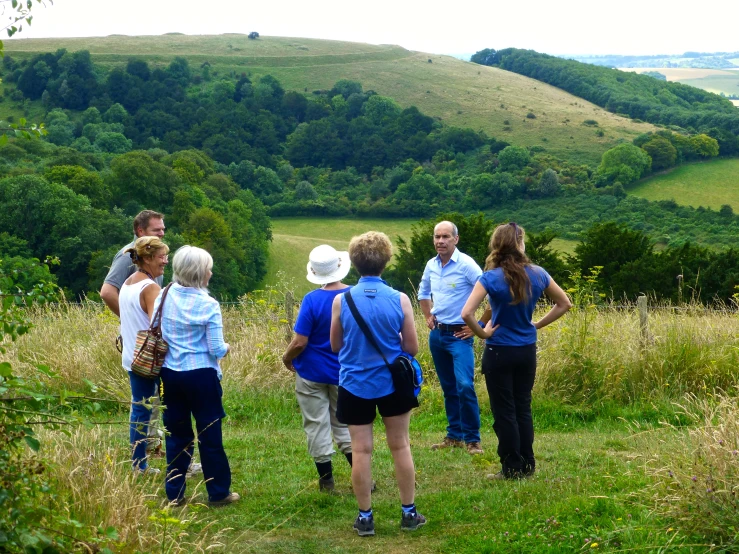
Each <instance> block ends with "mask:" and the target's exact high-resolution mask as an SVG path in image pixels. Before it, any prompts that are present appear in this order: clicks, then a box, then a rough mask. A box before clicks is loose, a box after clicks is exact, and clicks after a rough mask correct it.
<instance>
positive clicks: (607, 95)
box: [472, 48, 739, 156]
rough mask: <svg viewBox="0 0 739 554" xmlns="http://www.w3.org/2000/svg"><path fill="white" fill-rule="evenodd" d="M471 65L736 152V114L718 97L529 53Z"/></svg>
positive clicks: (495, 55) (484, 58)
mask: <svg viewBox="0 0 739 554" xmlns="http://www.w3.org/2000/svg"><path fill="white" fill-rule="evenodd" d="M472 61H473V62H476V63H481V64H484V65H495V66H498V67H500V68H502V69H506V70H508V71H513V72H515V73H520V74H521V75H526V76H527V77H532V78H534V79H537V80H539V81H543V82H545V83H549V84H550V85H554V86H555V87H558V88H561V89H563V90H566V91H567V92H569V93H571V94H574V95H575V96H579V97H580V98H584V99H585V100H588V101H589V102H592V103H594V104H596V105H598V106H601V107H602V108H605V109H607V110H608V111H610V112H613V113H617V114H624V115H626V116H628V117H631V118H635V119H640V120H643V121H648V122H650V123H656V124H661V125H666V126H676V127H677V128H679V130H685V131H687V132H689V133H706V134H708V135H709V136H711V137H713V138H715V139H716V140H717V141H718V143H719V146H720V154H721V155H722V156H724V155H727V156H728V155H736V154H737V153H739V140H737V135H739V113H737V110H736V108H735V107H734V105H733V104H732V103H731V102H730V101H729V100H727V99H725V98H722V97H721V96H719V95H718V94H713V93H710V92H707V91H704V90H701V89H698V88H695V87H691V86H688V85H683V84H681V83H670V82H667V81H660V80H657V79H654V78H652V77H649V76H646V75H639V74H638V73H632V72H626V71H619V70H617V69H611V68H608V67H602V66H596V65H591V64H586V63H581V62H577V61H574V60H566V59H564V58H558V57H555V56H549V55H547V54H540V53H538V52H535V51H533V50H520V49H516V48H506V49H504V50H498V51H496V50H492V49H485V50H481V51H480V52H477V53H476V54H475V55H474V56H472Z"/></svg>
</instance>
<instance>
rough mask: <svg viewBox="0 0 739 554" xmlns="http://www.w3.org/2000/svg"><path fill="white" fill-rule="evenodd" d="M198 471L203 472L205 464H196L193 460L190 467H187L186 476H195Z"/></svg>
mask: <svg viewBox="0 0 739 554" xmlns="http://www.w3.org/2000/svg"><path fill="white" fill-rule="evenodd" d="M198 473H203V464H196V463H195V462H193V463H191V464H190V467H188V468H187V473H186V474H185V477H194V476H195V475H197V474H198Z"/></svg>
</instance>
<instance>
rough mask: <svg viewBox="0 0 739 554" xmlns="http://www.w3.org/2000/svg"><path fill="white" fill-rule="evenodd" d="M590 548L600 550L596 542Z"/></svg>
mask: <svg viewBox="0 0 739 554" xmlns="http://www.w3.org/2000/svg"><path fill="white" fill-rule="evenodd" d="M590 548H598V543H597V542H594V543H593V544H591V545H590Z"/></svg>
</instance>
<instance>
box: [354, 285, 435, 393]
mask: <svg viewBox="0 0 739 554" xmlns="http://www.w3.org/2000/svg"><path fill="white" fill-rule="evenodd" d="M344 298H346V304H347V306H349V310H350V311H351V312H352V315H353V316H354V319H355V320H356V322H357V325H359V328H360V329H361V330H362V333H364V336H365V337H367V340H368V341H369V343H370V344H371V345H372V346H373V347H374V349H375V350H377V351H378V352H379V353H380V356H382V360H383V361H384V362H385V365H386V366H387V367H388V369H389V370H390V375H391V376H392V378H393V386H394V387H395V392H397V393H398V394H399V395H401V396H404V397H407V398H415V397H416V396H418V393H419V392H421V384H422V383H423V372H422V370H421V364H419V363H418V360H416V359H415V358H414V357H413V356H409V355H408V354H400V355H399V356H398V357H397V358H395V360H394V361H393V363H389V362H388V361H387V358H386V357H385V354H384V353H383V352H382V350H381V349H380V345H379V344H377V340H375V337H374V335H372V331H370V329H369V326H368V325H367V322H366V321H365V320H364V318H363V317H362V316H361V315H360V314H359V310H358V309H357V305H356V304H355V303H354V299H353V298H352V294H351V291H349V290H348V291H346V292H345V293H344Z"/></svg>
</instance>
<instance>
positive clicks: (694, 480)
mask: <svg viewBox="0 0 739 554" xmlns="http://www.w3.org/2000/svg"><path fill="white" fill-rule="evenodd" d="M692 480H693V483H695V482H696V481H697V480H698V478H697V477H696V476H695V475H693V477H692Z"/></svg>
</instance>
